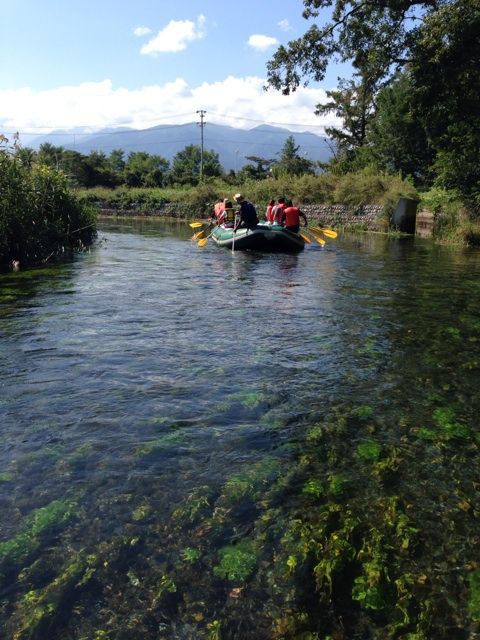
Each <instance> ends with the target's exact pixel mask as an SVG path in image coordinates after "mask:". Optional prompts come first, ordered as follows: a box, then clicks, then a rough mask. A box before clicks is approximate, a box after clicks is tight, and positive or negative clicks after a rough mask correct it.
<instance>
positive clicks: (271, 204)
mask: <svg viewBox="0 0 480 640" xmlns="http://www.w3.org/2000/svg"><path fill="white" fill-rule="evenodd" d="M274 206H275V200H270V202H269V203H268V205H267V210H266V212H265V217H266V219H267V222H268V224H272V223H273V207H274Z"/></svg>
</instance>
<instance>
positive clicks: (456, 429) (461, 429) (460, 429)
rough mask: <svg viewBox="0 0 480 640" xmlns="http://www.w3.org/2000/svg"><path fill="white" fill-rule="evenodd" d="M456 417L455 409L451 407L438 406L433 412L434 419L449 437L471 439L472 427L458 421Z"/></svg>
mask: <svg viewBox="0 0 480 640" xmlns="http://www.w3.org/2000/svg"><path fill="white" fill-rule="evenodd" d="M455 417H456V416H455V411H454V410H453V409H452V408H451V407H438V408H437V409H435V410H434V412H433V419H434V420H435V422H436V423H437V424H438V426H439V427H440V428H441V429H442V431H443V433H444V435H445V436H446V437H447V439H450V438H458V439H460V440H469V439H470V437H471V433H470V429H469V428H468V427H467V426H466V425H464V424H461V423H460V422H458V421H456V419H455Z"/></svg>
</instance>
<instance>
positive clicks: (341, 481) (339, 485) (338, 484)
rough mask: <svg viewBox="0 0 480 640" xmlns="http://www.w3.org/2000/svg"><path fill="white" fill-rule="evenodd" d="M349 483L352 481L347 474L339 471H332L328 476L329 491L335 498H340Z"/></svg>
mask: <svg viewBox="0 0 480 640" xmlns="http://www.w3.org/2000/svg"><path fill="white" fill-rule="evenodd" d="M349 484H350V481H349V479H348V478H347V477H346V476H344V475H342V474H339V473H331V474H330V475H329V476H328V485H327V490H328V493H329V494H330V495H331V496H333V497H335V498H339V497H340V496H342V495H343V494H344V493H345V491H346V489H347V487H348V486H349Z"/></svg>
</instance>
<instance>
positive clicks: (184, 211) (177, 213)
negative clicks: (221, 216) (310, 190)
mask: <svg viewBox="0 0 480 640" xmlns="http://www.w3.org/2000/svg"><path fill="white" fill-rule="evenodd" d="M302 211H303V212H304V213H305V215H306V216H307V218H308V220H309V221H311V222H314V223H315V222H317V223H321V224H323V225H328V226H331V227H358V228H361V229H364V230H367V231H381V230H384V225H383V224H382V221H381V219H380V216H381V212H382V207H381V206H380V205H376V204H370V205H363V206H361V207H357V208H356V209H352V208H351V207H347V206H346V205H342V204H334V205H326V204H307V205H304V206H302ZM100 213H101V214H102V215H107V216H145V217H163V218H179V219H184V220H188V219H191V218H193V217H195V215H194V213H193V212H192V205H188V204H180V203H175V202H172V203H168V204H165V205H163V206H162V208H161V209H155V210H149V211H142V210H138V209H104V208H102V209H100ZM198 217H201V216H198Z"/></svg>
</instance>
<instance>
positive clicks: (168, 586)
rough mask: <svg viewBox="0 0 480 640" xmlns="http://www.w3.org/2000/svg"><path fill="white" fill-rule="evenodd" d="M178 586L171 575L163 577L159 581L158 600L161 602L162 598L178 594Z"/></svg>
mask: <svg viewBox="0 0 480 640" xmlns="http://www.w3.org/2000/svg"><path fill="white" fill-rule="evenodd" d="M176 592H177V585H176V584H175V582H174V580H173V578H172V577H171V576H169V575H166V574H164V575H163V576H161V578H160V580H159V581H158V586H157V593H156V598H155V599H156V600H157V601H160V600H162V598H163V597H164V596H165V595H166V594H169V593H176Z"/></svg>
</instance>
